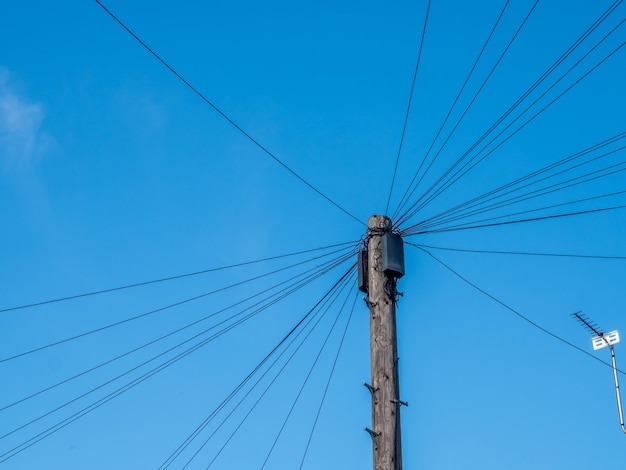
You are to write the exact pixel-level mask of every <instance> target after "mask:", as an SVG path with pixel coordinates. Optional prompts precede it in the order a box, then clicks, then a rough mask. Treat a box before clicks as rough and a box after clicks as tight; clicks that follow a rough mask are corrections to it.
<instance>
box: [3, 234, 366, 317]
mask: <svg viewBox="0 0 626 470" xmlns="http://www.w3.org/2000/svg"><path fill="white" fill-rule="evenodd" d="M356 243H357V242H345V243H337V244H335V245H328V246H323V247H320V248H312V249H309V250H302V251H296V252H293V253H287V254H284V255H277V256H270V257H269V258H262V259H257V260H252V261H244V262H241V263H236V264H231V265H228V266H220V267H217V268H209V269H203V270H202V271H195V272H191V273H185V274H177V275H175V276H168V277H164V278H161V279H152V280H150V281H142V282H136V283H133V284H127V285H124V286H119V287H111V288H109V289H102V290H97V291H93V292H85V293H82V294H75V295H70V296H67V297H60V298H56V299H51V300H43V301H41V302H35V303H31V304H25V305H19V306H17V307H9V308H4V309H0V313H4V312H10V311H12V310H22V309H26V308H31V307H38V306H40V305H47V304H53V303H57V302H65V301H67V300H74V299H79V298H81V297H89V296H92V295H99V294H107V293H110V292H115V291H119V290H124V289H132V288H134V287H140V286H147V285H149V284H157V283H159V282H167V281H173V280H175V279H182V278H185V277H192V276H199V275H200V274H207V273H212V272H216V271H222V270H225V269H231V268H239V267H241V266H249V265H251V264H257V263H263V262H265V261H273V260H277V259H280V258H287V257H290V256H296V255H301V254H304V253H310V252H313V251H321V250H327V249H330V248H336V247H338V246H345V245H354V244H356Z"/></svg>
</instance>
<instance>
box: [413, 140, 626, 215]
mask: <svg viewBox="0 0 626 470" xmlns="http://www.w3.org/2000/svg"><path fill="white" fill-rule="evenodd" d="M624 137H626V132H622V133H621V134H618V135H617V136H614V137H611V138H610V139H607V140H605V141H603V142H601V143H598V144H595V145H593V146H592V147H589V148H587V149H585V150H582V151H579V152H577V153H575V154H573V155H571V156H569V157H566V158H564V159H561V160H559V161H558V162H555V163H552V164H550V165H548V166H546V167H543V168H541V169H539V170H536V171H533V172H531V173H530V174H528V175H526V176H523V177H521V178H517V179H516V180H514V181H511V182H509V183H506V184H504V185H502V186H500V187H498V188H496V189H492V190H491V191H488V192H486V193H483V194H481V195H480V196H476V197H474V198H472V199H471V200H469V201H466V202H463V203H461V204H458V205H457V206H455V207H453V208H451V209H447V210H445V211H443V212H441V213H439V214H437V215H435V216H433V217H430V218H428V219H426V220H424V221H422V222H420V224H418V225H421V226H424V227H426V226H433V225H439V224H441V223H447V222H450V221H454V220H458V219H460V218H463V217H467V216H469V215H473V214H475V213H480V212H485V211H486V210H491V209H493V208H496V207H502V206H501V204H503V202H499V203H494V204H492V205H490V206H486V207H484V208H481V209H475V210H471V209H472V208H476V207H478V206H481V205H483V204H486V203H487V202H489V201H494V200H497V199H500V198H502V197H504V196H506V195H507V194H512V193H514V192H517V191H520V190H521V189H523V188H526V187H529V186H532V185H535V184H537V183H539V182H541V181H545V180H547V179H550V178H553V177H555V176H558V175H559V174H562V173H565V172H567V171H571V170H573V169H575V168H577V167H580V166H582V165H585V164H588V163H591V162H593V161H595V160H598V159H600V158H604V157H606V156H609V155H612V154H614V153H616V152H619V151H621V150H624V149H625V148H626V147H621V148H618V149H615V150H612V151H609V152H607V153H604V154H602V155H600V156H597V157H594V158H592V159H589V160H587V161H585V162H583V163H580V164H577V165H574V166H572V167H570V168H566V169H564V170H560V171H558V172H557V173H554V174H552V175H549V176H546V177H543V178H540V179H537V180H535V181H531V182H530V183H527V184H525V185H521V183H523V182H525V181H528V180H530V179H532V178H534V177H536V176H541V175H542V174H544V173H547V172H548V171H550V170H553V169H555V168H558V167H560V166H563V165H565V164H566V163H570V162H571V161H573V160H575V159H578V158H580V157H582V156H584V155H586V154H588V153H591V152H592V151H594V150H598V149H599V148H601V147H603V146H606V145H609V144H611V143H614V142H616V141H617V140H619V139H622V138H624ZM590 174H592V173H589V174H587V175H583V176H579V177H577V178H573V179H571V180H568V181H574V180H576V179H578V178H582V177H584V176H588V175H590ZM568 181H565V182H561V183H555V184H553V185H551V186H548V187H546V188H543V189H539V190H535V191H531V192H529V193H526V194H525V195H521V196H515V197H514V198H510V199H508V201H515V200H517V199H518V198H522V197H524V196H527V195H530V194H534V193H536V192H540V191H545V190H546V189H550V188H552V187H556V186H559V185H563V184H565V183H566V182H568ZM587 181H590V180H587ZM581 183H582V182H581ZM516 186H517V187H516ZM566 187H570V186H566ZM509 188H513V189H509ZM507 189H508V191H506V190H507ZM560 189H565V188H560ZM544 194H547V193H544ZM523 200H526V199H523ZM515 202H520V201H519V200H518V201H515ZM506 205H508V204H506ZM457 214H461V215H457ZM446 216H447V217H446Z"/></svg>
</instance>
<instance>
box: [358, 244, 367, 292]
mask: <svg viewBox="0 0 626 470" xmlns="http://www.w3.org/2000/svg"><path fill="white" fill-rule="evenodd" d="M357 267H358V268H359V290H360V291H361V292H365V293H366V294H367V269H368V267H367V251H365V250H361V251H359V255H358V257H357Z"/></svg>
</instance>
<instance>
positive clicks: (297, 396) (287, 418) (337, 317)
mask: <svg viewBox="0 0 626 470" xmlns="http://www.w3.org/2000/svg"><path fill="white" fill-rule="evenodd" d="M355 284H356V283H355ZM355 284H353V287H356V286H355ZM348 299H349V296H347V297H346V298H345V300H344V302H343V305H342V306H341V308H340V309H339V313H338V314H337V316H336V317H335V321H334V322H333V324H332V325H331V327H330V330H329V331H328V334H327V335H326V338H324V342H323V343H322V345H321V346H320V349H319V351H318V353H317V355H316V356H315V359H314V360H313V363H312V364H311V367H310V368H309V372H308V373H307V375H306V377H305V378H304V381H303V382H302V385H301V386H300V390H298V393H297V394H296V396H295V398H294V399H293V402H292V404H291V407H290V408H289V412H288V413H287V416H285V419H284V420H283V424H282V425H281V427H280V429H279V431H278V434H277V435H276V437H275V438H274V442H273V443H272V446H271V447H270V450H269V451H268V453H267V456H266V457H265V460H264V461H263V465H261V470H263V469H264V468H265V466H266V465H267V461H268V460H269V458H270V456H271V455H272V452H273V451H274V448H275V447H276V444H277V443H278V440H279V439H280V436H281V435H282V433H283V431H284V430H285V426H286V425H287V422H288V421H289V418H290V417H291V414H292V413H293V410H294V408H295V407H296V405H297V403H298V401H299V400H300V397H301V396H302V392H303V391H304V388H305V387H306V385H307V383H308V382H309V379H310V378H311V374H313V370H314V369H315V366H316V365H317V363H318V361H319V359H320V357H321V355H322V352H323V351H324V348H325V347H326V345H327V344H328V340H329V339H330V336H331V335H332V333H333V331H334V330H335V327H336V326H337V322H338V321H339V317H340V316H341V313H342V312H343V310H344V308H345V307H346V304H347V303H348Z"/></svg>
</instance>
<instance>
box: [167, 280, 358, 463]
mask: <svg viewBox="0 0 626 470" xmlns="http://www.w3.org/2000/svg"><path fill="white" fill-rule="evenodd" d="M353 269H354V268H351V269H350V270H348V272H347V273H346V274H345V275H344V276H342V278H340V279H339V280H338V281H337V283H335V284H334V285H333V286H332V287H331V288H330V289H329V290H328V291H327V292H326V293H325V294H324V295H323V296H322V297H321V298H320V300H319V301H318V302H317V303H316V304H315V305H314V306H313V307H312V308H311V309H310V310H309V311H308V312H307V313H306V315H305V316H304V317H303V318H302V319H301V320H300V321H299V322H298V323H297V324H296V325H295V326H294V327H293V328H292V330H291V331H290V332H289V333H288V334H287V335H286V336H285V337H284V338H283V339H282V340H281V341H280V342H279V343H278V344H277V345H276V346H275V347H274V348H273V349H272V350H271V351H270V353H269V354H267V355H266V356H265V358H264V359H263V360H262V361H261V362H260V363H259V364H257V366H256V367H255V368H254V369H253V370H252V371H251V372H250V373H249V374H248V375H247V376H246V378H245V379H243V380H242V381H241V382H240V383H239V385H237V387H235V389H233V390H232V391H231V392H230V393H229V394H228V396H227V397H226V398H225V399H224V400H223V401H222V402H221V403H220V404H219V405H218V406H217V407H216V408H214V409H213V411H211V413H210V414H209V415H208V417H207V418H205V419H204V421H203V422H202V423H200V425H198V426H197V427H196V428H195V429H194V431H193V432H192V433H191V434H190V435H189V436H188V437H187V438H186V439H185V440H184V441H183V442H182V443H181V444H180V445H179V446H178V447H177V448H176V450H175V451H174V452H172V453H171V454H170V455H169V456H168V458H167V459H166V460H165V461H164V462H163V463H162V464H161V466H160V467H159V470H164V469H166V468H168V467H169V466H170V465H171V464H172V463H173V462H174V460H176V458H178V457H179V456H180V455H181V453H182V452H183V451H184V450H185V449H186V448H187V447H188V446H189V445H190V444H191V443H192V442H193V440H194V439H196V438H197V437H198V435H199V434H200V433H201V432H202V431H203V430H204V429H205V428H206V427H207V426H208V425H209V424H210V422H211V421H212V420H213V419H214V418H215V417H216V416H217V415H218V414H219V412H220V411H221V410H223V409H224V408H225V407H226V405H227V404H228V403H229V402H230V401H231V400H232V399H233V398H234V397H235V396H236V394H237V393H239V391H241V390H242V389H243V387H244V386H245V385H246V384H247V382H249V381H250V380H251V379H252V377H253V376H254V375H255V374H256V373H257V372H258V371H259V370H260V369H261V368H262V367H263V365H264V364H265V363H266V362H267V361H268V360H269V359H270V357H271V356H272V355H274V354H275V353H276V351H278V349H279V348H280V347H281V346H282V345H283V344H284V343H285V342H286V341H287V339H289V338H290V337H291V336H292V335H293V333H294V332H295V331H297V330H298V329H299V331H298V332H297V334H296V335H295V336H294V337H293V338H292V340H291V341H290V342H289V344H287V345H286V346H285V348H283V350H282V351H281V352H280V354H279V355H278V356H277V357H276V358H275V359H274V361H273V362H272V364H270V365H269V366H268V367H267V368H266V370H265V372H263V374H261V376H260V377H259V378H258V379H257V381H256V382H255V383H254V384H253V385H252V386H251V387H250V389H249V390H248V391H247V392H246V394H245V395H244V396H243V397H242V398H241V399H240V400H239V401H238V403H237V404H236V405H235V406H234V407H233V409H232V410H231V411H230V413H229V414H228V415H227V416H226V417H225V418H224V419H223V420H222V422H221V423H220V425H218V426H217V428H216V429H215V430H214V431H213V433H212V434H211V435H210V436H209V437H208V438H207V439H206V440H205V442H204V443H203V444H202V445H201V446H200V448H199V449H198V450H197V451H196V452H195V453H194V454H193V455H192V456H191V458H190V459H189V460H188V461H187V464H186V465H188V464H189V463H190V462H191V461H192V460H193V459H194V458H195V457H196V456H197V455H198V453H199V452H200V451H201V450H202V448H203V447H204V446H205V445H206V443H208V441H209V440H210V439H211V438H212V437H213V436H214V435H215V433H216V432H217V431H218V430H219V429H220V427H221V426H222V425H223V424H224V423H225V422H226V420H227V419H228V418H229V417H230V416H231V415H232V414H233V413H234V412H235V411H236V410H237V408H238V407H239V406H240V405H241V404H242V403H243V401H244V400H245V399H246V398H247V397H248V396H249V395H250V393H251V392H252V391H253V390H254V388H255V387H256V386H257V385H258V384H259V383H260V382H261V380H262V379H263V378H264V377H265V376H266V375H267V374H268V373H269V372H270V370H271V369H272V368H273V367H274V365H276V363H277V362H278V361H279V360H280V358H281V357H282V356H283V355H284V354H285V353H286V352H287V351H288V350H289V348H290V347H291V346H292V345H293V344H294V343H295V341H296V340H297V339H298V338H299V337H300V335H301V334H303V333H304V331H305V330H306V329H307V328H308V326H309V325H310V324H311V323H312V322H313V321H314V320H315V318H316V317H317V316H318V315H319V314H320V312H322V308H323V307H324V305H326V304H327V303H328V302H331V303H332V302H334V300H332V299H331V295H332V296H335V295H336V292H337V291H338V289H339V287H338V286H340V285H341V284H342V283H344V281H345V280H346V279H347V276H348V275H349V273H350V272H351V271H352V270H353ZM327 311H328V309H326V310H325V311H324V312H323V313H322V314H321V316H320V317H319V318H318V320H317V321H316V323H315V324H314V325H313V327H312V328H311V329H310V330H309V332H308V333H307V335H306V336H305V338H304V339H303V340H302V342H301V343H300V345H299V346H298V347H297V348H296V350H295V351H294V352H293V353H292V355H291V356H290V358H289V359H288V360H287V362H286V363H285V364H284V365H283V367H282V368H281V369H280V371H279V372H278V373H277V374H276V376H275V378H274V380H272V382H271V383H270V384H269V386H268V387H267V388H266V391H267V390H269V388H270V387H271V385H272V384H273V383H274V381H275V380H276V378H277V377H278V375H280V373H281V372H282V371H283V370H284V368H285V367H286V366H287V364H288V363H289V362H290V361H291V359H292V358H293V356H294V355H295V353H296V352H297V351H298V350H299V349H300V347H301V346H302V344H303V343H304V342H305V341H306V340H307V338H308V337H309V336H310V334H311V333H312V332H313V330H314V329H315V328H316V327H317V325H318V324H319V322H320V321H321V318H323V316H324V315H325V314H326V312H327ZM305 320H306V322H305ZM300 326H302V328H300ZM244 420H245V418H244ZM240 425H241V423H240ZM229 440H230V439H229ZM218 455H219V452H218ZM216 457H217V456H216Z"/></svg>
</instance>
